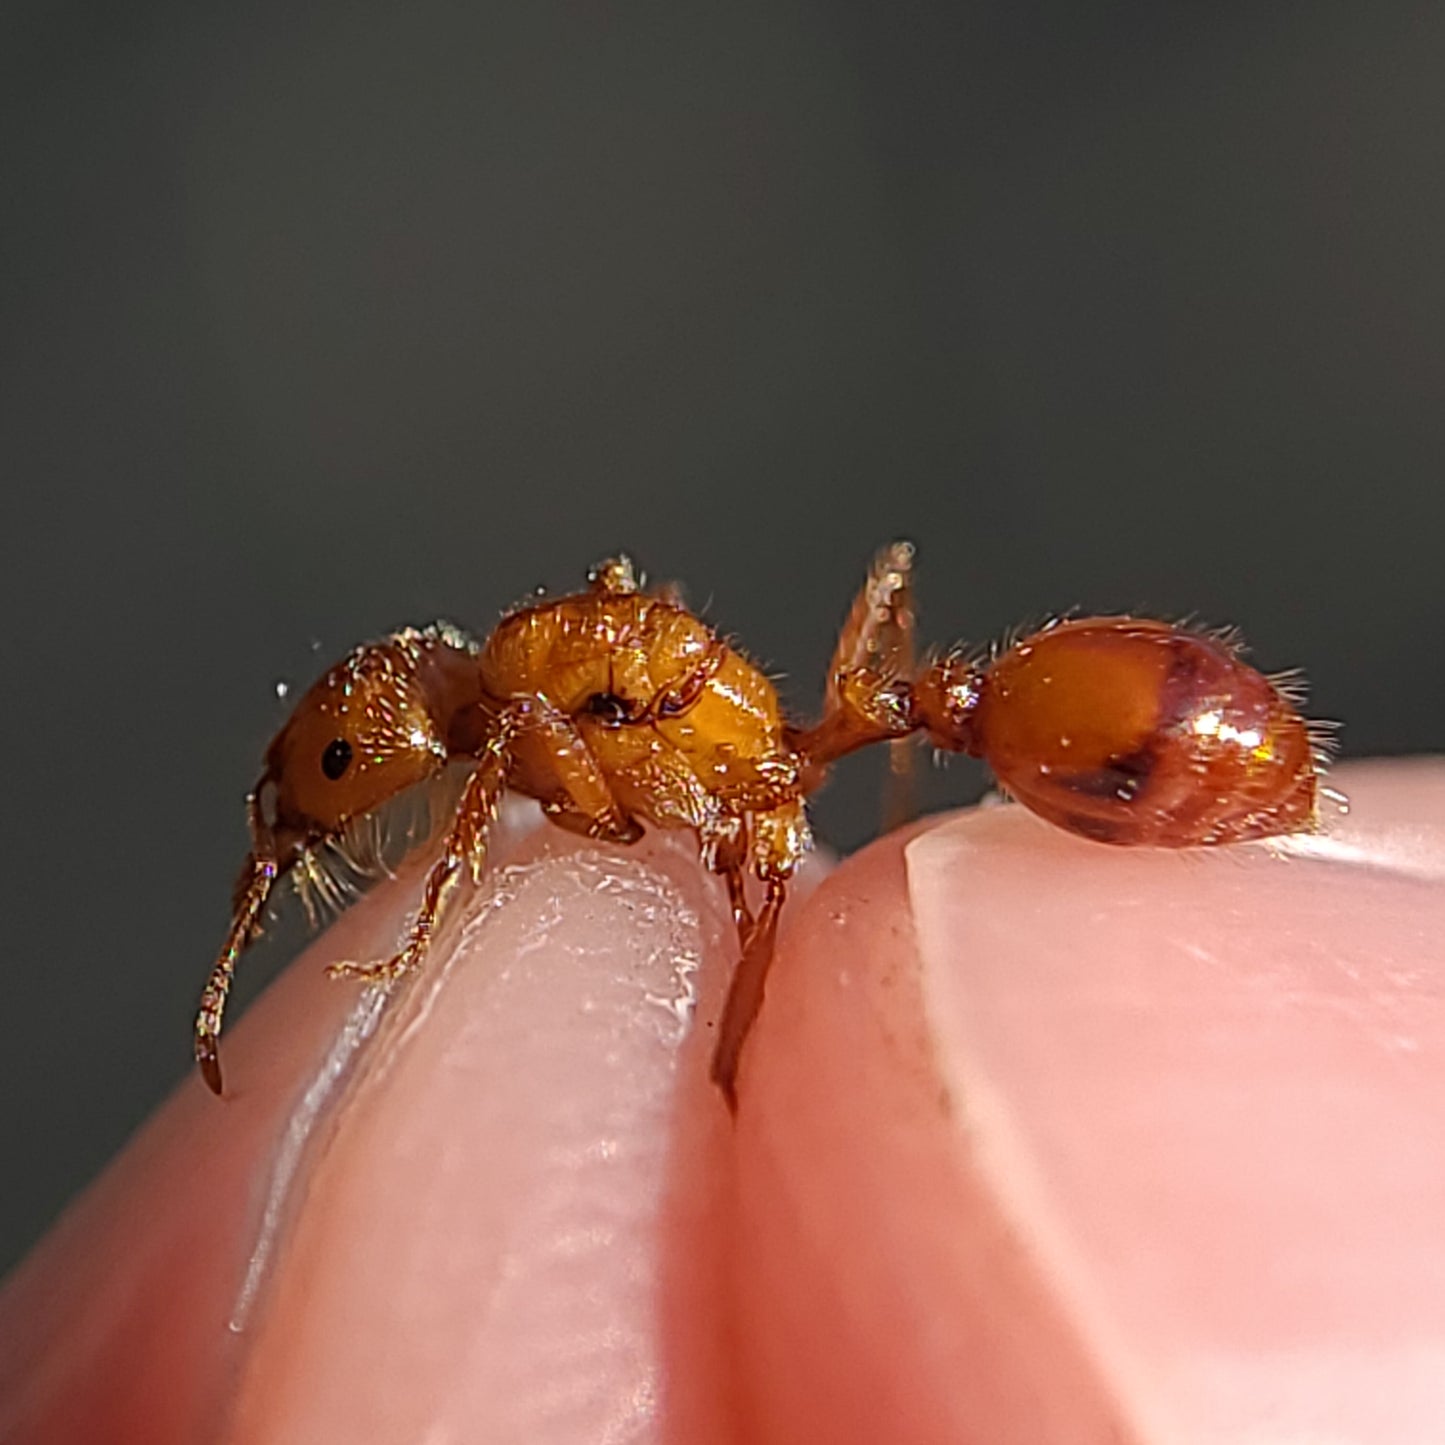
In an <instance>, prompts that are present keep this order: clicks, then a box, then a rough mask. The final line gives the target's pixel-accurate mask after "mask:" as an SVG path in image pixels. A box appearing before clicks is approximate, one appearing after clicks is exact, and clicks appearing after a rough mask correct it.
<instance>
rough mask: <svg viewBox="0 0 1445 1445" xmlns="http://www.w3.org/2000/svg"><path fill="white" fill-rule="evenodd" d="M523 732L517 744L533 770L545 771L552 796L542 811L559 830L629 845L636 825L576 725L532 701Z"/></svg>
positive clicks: (636, 836)
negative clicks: (552, 786) (548, 775)
mask: <svg viewBox="0 0 1445 1445" xmlns="http://www.w3.org/2000/svg"><path fill="white" fill-rule="evenodd" d="M527 707H528V712H527V717H526V721H525V724H524V728H525V736H524V738H523V739H522V741H521V743H520V746H521V747H522V748H525V749H526V760H527V762H528V763H530V764H531V765H532V769H533V772H534V773H541V774H543V775H544V776H545V775H547V774H550V775H551V779H552V781H553V782H554V783H555V785H556V789H557V791H556V794H555V795H554V796H553V797H551V798H548V799H547V800H546V801H544V802H543V804H542V810H543V812H545V813H546V815H547V817H548V818H549V819H550V820H551V821H552V822H553V823H555V824H556V825H557V826H558V827H559V828H565V829H566V830H567V831H568V832H569V833H580V834H581V835H582V836H583V837H584V838H603V839H606V840H607V841H608V842H610V843H635V842H637V840H638V839H639V838H641V837H642V824H641V823H639V822H638V821H637V820H636V819H635V818H633V817H631V816H629V815H628V813H627V812H626V811H625V810H624V809H623V807H622V805H621V804H620V803H619V802H618V801H617V797H616V794H614V793H613V791H612V787H611V785H610V784H609V783H608V781H607V775H606V774H605V773H604V772H603V771H602V767H601V764H599V763H598V761H597V758H596V757H595V756H594V754H593V752H592V749H591V748H590V747H589V746H588V744H587V739H586V738H585V737H584V736H583V735H582V732H581V730H580V729H579V728H578V726H577V724H576V723H575V722H574V721H573V720H572V719H571V718H570V717H568V716H567V715H566V713H563V712H559V711H558V710H557V709H556V708H554V707H552V706H551V705H550V704H548V703H546V702H543V701H541V700H540V699H532V700H530V701H529V702H528V704H527Z"/></svg>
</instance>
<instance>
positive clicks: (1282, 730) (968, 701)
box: [195, 542, 1323, 1108]
mask: <svg viewBox="0 0 1445 1445" xmlns="http://www.w3.org/2000/svg"><path fill="white" fill-rule="evenodd" d="M912 561H913V549H912V547H911V546H910V545H909V544H907V543H903V542H900V543H895V544H894V545H893V546H891V547H888V548H885V549H884V550H883V551H882V552H881V553H880V554H879V555H878V557H877V558H876V559H875V561H874V563H873V566H872V569H871V570H870V572H869V574H868V578H867V580H866V582H865V583H864V585H863V587H862V589H861V590H860V592H859V594H858V596H857V599H856V600H855V602H854V604H853V607H852V610H851V612H850V613H849V615H848V618H847V621H846V622H845V623H844V626H843V629H842V632H841V633H840V635H839V639H838V645H837V648H836V650H835V651H834V654H833V660H832V663H831V665H830V666H829V669H828V678H827V686H826V691H825V694H824V702H823V715H822V719H821V721H819V722H818V724H817V725H816V726H814V727H799V726H796V725H794V724H792V723H789V722H788V721H787V720H786V719H785V718H784V716H783V714H782V711H781V709H780V706H779V703H778V697H777V693H776V691H775V690H774V688H773V685H772V683H771V682H770V681H769V680H768V679H767V677H766V676H764V674H763V673H762V672H761V671H760V670H759V669H758V668H757V667H756V666H755V665H754V664H753V663H752V662H750V661H749V660H748V659H747V658H746V657H744V656H743V655H742V654H741V653H740V652H738V651H737V650H736V649H735V648H734V647H733V646H732V645H731V644H730V643H729V642H727V641H726V640H725V639H723V638H721V637H719V636H718V635H717V634H716V633H715V632H713V630H712V629H711V628H710V627H708V625H707V624H706V623H704V622H703V621H702V620H701V619H699V618H698V617H696V616H695V615H694V614H693V613H692V612H690V611H689V610H688V609H687V608H686V607H685V606H684V605H683V604H682V602H681V600H680V599H679V598H678V597H677V595H676V593H675V591H674V590H673V589H670V588H664V589H659V590H648V589H646V588H644V587H643V586H642V585H641V584H640V583H639V580H638V578H637V576H636V574H635V573H634V571H633V568H632V565H631V563H630V562H629V561H628V560H627V559H626V558H617V559H615V560H613V561H608V562H604V563H602V564H601V565H600V566H598V567H597V568H595V569H594V570H593V571H592V573H591V574H590V586H589V588H588V589H587V591H585V592H580V593H577V594H575V595H573V596H569V597H562V598H559V599H556V600H554V601H542V602H538V603H535V604H533V605H530V606H526V607H522V608H520V609H518V610H516V611H514V612H511V613H509V614H508V615H507V616H506V617H504V618H503V619H502V621H501V622H500V623H499V624H498V625H497V627H496V629H495V630H494V631H493V632H492V634H491V636H490V637H489V638H488V639H487V641H486V642H485V643H482V644H478V643H476V642H475V641H473V640H472V639H471V638H469V637H467V636H466V635H465V634H463V633H462V632H460V631H458V630H457V629H456V628H454V627H451V626H449V625H447V624H444V623H438V624H436V625H434V626H431V627H427V628H422V629H407V630H405V631H402V632H398V633H396V634H394V635H393V636H391V637H388V638H386V639H384V640H383V641H380V642H374V643H370V644H368V645H366V646H364V647H361V648H358V649H357V650H356V651H355V652H353V653H351V654H350V656H348V657H347V658H346V659H345V660H343V661H342V662H340V663H339V664H338V665H337V666H335V667H333V668H332V669H331V671H330V672H328V673H327V674H326V675H325V676H324V677H323V678H322V679H321V680H320V681H319V682H318V683H316V685H315V686H314V687H312V688H311V690H310V691H309V692H307V693H306V694H305V696H304V697H302V699H301V700H300V702H299V703H298V704H297V706H296V709H295V711H294V712H293V713H292V715H291V717H290V719H289V720H288V721H287V723H286V725H285V726H284V727H283V728H282V729H281V731H280V732H279V733H278V734H277V735H276V737H275V739H274V740H273V741H272V743H271V746H270V747H269V748H268V749H267V752H266V759H265V771H264V772H263V773H262V775H261V780H260V782H259V783H258V784H257V785H256V787H255V788H254V789H253V790H252V792H251V794H250V796H249V798H248V800H247V804H248V811H249V817H250V830H251V852H250V855H249V856H248V858H247V861H246V866H245V868H244V870H243V872H242V875H241V878H240V880H239V882H238V883H237V887H236V894H235V906H234V910H233V916H232V920H231V928H230V932H229V933H228V934H227V936H226V941H225V944H224V946H223V947H222V949H221V952H220V955H219V956H218V958H217V959H216V963H215V966H214V967H213V968H212V970H211V975H210V978H209V980H208V982H207V984H206V988H205V992H204V994H203V995H202V998H201V1006H200V1012H199V1014H198V1016H197V1018H196V1037H195V1054H196V1061H197V1063H198V1064H199V1065H200V1069H201V1073H202V1074H203V1076H204V1077H205V1080H206V1082H207V1083H208V1084H209V1085H210V1087H211V1088H212V1089H213V1090H215V1091H216V1092H217V1093H220V1091H221V1069H220V1063H219V1060H218V1057H217V1042H218V1040H219V1037H220V1033H221V1019H222V1014H223V1011H224V1009H225V1005H226V996H227V994H228V993H229V991H230V987H231V979H232V976H233V974H234V972H235V967H236V961H237V959H238V957H239V956H240V954H241V953H242V951H243V950H244V949H245V948H246V947H247V946H248V945H249V944H250V943H251V942H252V941H253V940H254V939H255V938H256V937H257V936H258V935H259V934H260V932H261V927H262V922H263V914H264V911H265V908H266V903H267V900H268V899H269V897H270V895H271V891H272V888H273V887H274V885H275V884H276V883H277V881H278V880H279V879H280V878H281V877H282V876H283V875H286V874H290V875H291V876H292V877H293V878H294V879H295V880H296V881H297V884H298V886H305V885H313V884H314V885H316V886H317V887H318V888H320V889H321V891H322V892H323V893H325V892H326V891H327V884H326V879H327V875H326V868H327V862H328V858H329V857H330V856H332V855H335V856H339V857H341V858H347V857H352V856H356V855H360V854H363V853H364V852H365V851H366V846H367V839H368V836H370V837H371V840H372V844H373V846H374V841H375V839H374V828H375V823H376V813H377V810H378V809H380V808H381V807H382V805H383V804H386V803H387V802H389V801H390V800H392V799H393V798H395V797H396V796H397V795H399V794H401V793H402V792H403V791H405V790H407V789H410V788H413V787H414V786H416V785H417V784H420V783H423V782H426V781H427V780H429V779H434V778H436V777H438V776H439V775H440V774H441V773H442V772H443V771H444V770H445V769H447V768H448V766H449V765H451V764H453V763H455V762H459V761H460V762H463V763H465V764H467V765H469V766H470V769H471V771H470V773H469V775H468V777H467V780H466V783H465V786H464V787H463V790H462V792H461V796H460V799H459V801H458V802H457V804H456V807H455V812H454V813H453V814H452V816H451V818H450V821H449V823H448V825H447V827H446V829H445V832H444V836H443V839H442V845H441V856H440V857H439V858H438V859H437V861H436V862H435V863H433V864H432V866H431V868H430V870H429V871H428V873H427V876H426V883H425V886H424V889H423V893H422V900H421V904H420V906H419V908H418V909H417V912H416V915H415V917H414V918H413V920H412V922H411V925H410V928H409V930H408V932H407V934H406V939H405V943H404V945H403V947H402V948H401V950H400V952H398V953H397V954H396V955H395V956H394V957H392V958H388V959H384V960H381V961H378V962H373V963H360V964H357V963H339V964H333V965H332V966H331V969H330V972H331V973H332V974H333V975H334V976H350V977H357V978H364V979H372V980H382V981H384V980H390V979H395V978H398V977H400V976H401V975H403V974H406V973H409V972H411V971H412V970H413V969H415V968H417V967H418V966H419V965H420V964H421V963H422V961H423V959H424V958H425V956H426V953H427V949H428V947H429V946H430V944H431V940H432V936H433V934H434V932H435V930H436V927H437V924H438V920H439V918H440V916H441V914H442V911H443V908H444V906H445V904H446V901H447V898H448V896H449V895H450V893H451V892H452V890H453V888H454V886H455V885H456V883H457V882H458V880H459V879H460V878H461V877H462V875H463V874H466V873H469V874H470V875H471V877H472V879H473V880H476V879H478V878H479V877H480V875H481V872H482V870H483V867H484V864H485V861H486V855H487V842H488V835H489V831H490V829H491V826H492V823H493V820H494V819H495V817H496V815H497V810H498V807H499V806H500V804H501V801H502V798H503V795H504V794H505V793H507V792H508V791H515V792H517V793H521V794H524V795H526V796H527V797H531V798H535V799H537V800H538V801H539V802H540V803H541V805H542V809H543V811H544V812H545V813H546V815H547V817H549V818H550V819H551V820H552V822H553V823H556V824H557V825H559V826H560V827H563V828H567V829H569V830H571V831H573V832H576V833H580V834H583V835H585V836H586V837H589V838H598V839H606V840H608V841H610V842H614V843H633V842H635V841H636V840H637V839H638V838H640V837H641V836H642V832H643V825H644V824H652V825H653V826H654V827H659V828H687V829H690V830H691V831H692V833H693V834H694V835H695V837H696V838H697V842H698V848H699V851H700V854H701V857H702V861H703V863H704V864H705V865H706V866H707V867H708V868H710V869H711V870H712V871H713V872H715V873H718V874H720V875H721V876H722V878H723V880H724V882H725V883H726V886H727V890H728V896H729V898H730V900H731V904H732V912H733V917H734V920H735V922H736V925H737V931H738V938H739V942H740V947H741V959H740V961H739V964H738V966H737V969H736V971H735V973H734V975H733V979H732V985H731V989H730V991H729V994H728V997H727V1002H726V1004H725V1006H724V1009H723V1015H722V1020H721V1023H720V1026H719V1031H718V1038H717V1045H716V1049H715V1052H714V1055H713V1061H712V1077H713V1079H714V1081H715V1082H716V1083H717V1085H718V1087H719V1088H720V1089H721V1090H722V1092H723V1094H724V1096H725V1097H726V1099H727V1101H728V1103H729V1105H730V1106H732V1107H734V1108H735V1107H736V1102H737V1096H736V1080H737V1069H738V1061H739V1057H740V1054H741V1050H742V1046H743V1043H744V1041H745V1039H746V1038H747V1034H748V1030H749V1028H750V1027H751V1025H752V1022H753V1019H754V1018H755V1017H756V1015H757V1012H758V1008H759V1006H760V1004H761V1002H762V997H763V985H764V981H765V978H766V975H767V971H768V965H769V963H770V962H771V960H772V955H773V945H774V939H775V937H776V934H777V927H778V916H779V914H780V912H781V910H782V907H783V900H784V898H785V896H786V893H787V888H788V882H789V880H790V879H791V877H792V875H793V873H794V870H795V869H796V868H797V866H798V864H799V862H800V861H801V859H802V858H803V855H804V854H805V853H806V852H807V850H808V848H809V846H810V843H811V834H810V831H809V827H808V816H807V810H806V806H805V800H806V798H807V796H808V794H809V793H811V792H813V791H814V790H815V789H816V788H817V787H818V786H819V785H820V784H821V783H822V782H823V780H824V778H825V777H826V775H827V773H828V770H829V768H830V767H831V765H832V764H833V763H834V762H836V761H837V760H838V759H839V758H841V757H843V756H844V755H845V754H847V753H851V752H854V751H856V750H857V749H859V748H862V747H866V746H868V745H869V744H870V743H876V742H885V741H889V740H895V739H902V738H907V737H909V736H910V735H913V734H921V735H922V736H923V737H924V738H926V739H927V741H928V742H929V743H931V744H932V745H933V746H934V747H936V748H940V749H944V750H946V751H949V752H963V753H968V754H971V755H972V756H974V757H979V758H982V759H983V760H984V761H985V762H987V763H988V764H989V766H990V767H991V768H992V770H993V772H994V774H995V776H996V778H997V780H998V782H999V784H1000V785H1001V786H1002V788H1003V789H1004V790H1005V791H1006V792H1007V793H1009V794H1011V795H1012V796H1013V797H1014V798H1016V799H1017V800H1018V801H1019V802H1021V803H1023V804H1024V805H1025V806H1026V807H1028V808H1030V809H1031V810H1032V811H1033V812H1035V813H1038V814H1039V815H1040V816H1042V817H1044V818H1046V819H1047V820H1048V821H1049V822H1051V823H1055V824H1057V825H1058V826H1059V827H1061V828H1064V829H1067V830H1068V831H1070V832H1073V833H1077V834H1081V835H1083V836H1084V837H1087V838H1092V839H1095V840H1097V841H1099V842H1105V843H1118V844H1146V845H1152V846H1155V847H1167V848H1181V847H1192V846H1195V845H1201V844H1204V845H1208V844H1217V843H1231V842H1238V841H1241V840H1244V839H1249V838H1262V837H1268V836H1272V835H1275V834H1283V833H1293V832H1300V831H1304V830H1308V829H1310V828H1312V827H1314V826H1315V823H1316V818H1317V804H1318V793H1319V777H1320V768H1321V765H1322V762H1323V753H1322V750H1321V747H1320V743H1321V739H1320V736H1319V735H1318V733H1317V732H1316V731H1315V730H1314V729H1313V728H1311V727H1310V726H1309V725H1308V724H1306V723H1305V721H1304V719H1303V718H1302V717H1301V715H1300V713H1299V711H1298V710H1297V708H1296V706H1295V703H1296V701H1297V699H1296V697H1295V696H1294V694H1293V693H1292V691H1291V689H1290V687H1289V685H1288V683H1287V682H1285V681H1284V680H1283V679H1281V678H1275V679H1271V678H1267V677H1265V676H1264V675H1262V674H1261V673H1259V672H1257V671H1255V669H1254V668H1252V667H1250V666H1249V665H1248V664H1247V663H1245V662H1243V661H1242V660H1241V658H1240V656H1239V652H1238V648H1237V647H1236V646H1235V645H1234V643H1233V642H1232V640H1231V639H1230V638H1229V637H1228V636H1224V635H1218V634H1204V633H1200V632H1197V631H1192V630H1189V629H1187V628H1183V627H1177V626H1171V625H1170V624H1168V623H1164V622H1155V621H1148V620H1144V619H1138V618H1132V617H1088V618H1081V619H1078V620H1073V621H1065V622H1058V623H1054V624H1051V625H1049V626H1046V627H1044V628H1043V629H1041V630H1040V631H1037V632H1034V633H1031V634H1030V635H1028V636H1025V637H1023V638H1022V639H1020V640H1018V641H1016V642H1014V643H1013V644H1012V645H1010V646H1008V647H1006V648H1004V649H1002V650H1000V651H999V652H998V653H997V654H996V655H994V656H993V657H991V658H985V659H973V658H969V657H967V656H965V655H964V654H963V653H961V652H953V653H950V654H948V655H946V656H943V657H940V658H936V659H934V660H931V661H929V662H927V663H926V664H925V665H924V666H923V667H922V668H921V669H916V668H915V664H914V659H913V633H914V623H913V601H912V590H911V570H912ZM368 830H372V831H371V833H370V834H369V833H368ZM749 876H752V877H753V878H755V879H757V880H758V881H759V883H760V884H761V888H762V901H761V904H760V906H759V907H758V908H757V910H756V911H754V909H753V907H752V906H751V904H750V903H749V900H748V896H747V889H746V887H745V883H746V880H747V878H748V877H749Z"/></svg>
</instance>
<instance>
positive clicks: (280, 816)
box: [253, 634, 447, 859]
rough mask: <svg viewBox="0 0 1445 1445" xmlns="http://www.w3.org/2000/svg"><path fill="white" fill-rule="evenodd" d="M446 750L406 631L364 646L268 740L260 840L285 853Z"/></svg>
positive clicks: (417, 778) (256, 817)
mask: <svg viewBox="0 0 1445 1445" xmlns="http://www.w3.org/2000/svg"><path fill="white" fill-rule="evenodd" d="M446 760H447V749H446V744H445V741H444V739H443V737H442V735H441V728H440V727H439V725H438V723H437V720H436V718H435V717H434V716H433V713H432V709H431V708H430V706H429V699H428V696H427V689H426V686H425V681H424V678H423V677H422V676H421V675H420V673H419V669H418V666H417V654H416V649H415V648H414V647H411V646H408V636H407V635H406V634H402V635H399V636H397V637H395V638H391V639H389V640H388V641H386V642H384V643H375V644H372V645H370V646H368V647H362V648H359V649H358V650H357V651H356V652H354V653H352V654H351V656H350V657H348V658H347V659H346V660H345V661H344V662H342V663H340V664H338V665H337V666H336V667H334V668H332V669H331V671H330V672H328V673H327V674H326V676H325V677H323V678H322V679H321V680H320V681H319V682H318V683H316V685H315V686H314V687H312V688H311V690H310V691H309V692H307V693H306V694H305V696H304V697H302V699H301V701H300V702H299V703H297V705H296V710H295V712H293V713H292V714H291V717H290V719H289V720H288V721H287V723H286V726H285V727H283V728H282V729H281V731H280V732H279V733H278V734H277V735H276V737H275V739H274V741H273V742H272V743H271V746H270V748H269V749H268V750H267V752H266V771H265V773H264V774H263V775H262V778H261V782H260V783H259V785H258V786H257V789H256V793H255V799H256V801H255V805H254V809H253V827H254V828H255V829H256V830H257V831H258V833H260V834H261V835H262V836H260V837H258V838H257V840H256V842H257V846H258V849H260V850H261V851H266V852H270V853H271V855H272V856H273V857H277V858H278V859H284V858H285V856H286V855H287V854H290V853H294V852H295V851H298V850H299V849H301V848H304V847H306V846H308V845H309V844H311V843H313V842H315V841H316V840H318V839H319V838H322V837H325V836H328V835H332V834H335V833H338V832H339V831H340V830H341V829H342V828H343V827H345V825H346V824H347V822H349V821H350V820H351V819H352V818H355V817H357V816H359V815H360V814H363V813H369V812H371V811H372V810H373V809H374V808H378V807H380V806H381V804H383V803H385V802H386V801H387V800H388V799H390V798H392V797H394V796H395V795H396V794H398V793H400V792H402V791H403V790H404V789H406V788H409V787H411V786H412V785H413V784H415V783H419V782H422V781H423V780H424V779H426V778H429V777H432V776H433V775H435V774H436V773H437V772H438V771H440V769H441V768H442V767H443V766H445V764H446ZM266 835H269V837H267V836H266ZM268 843H269V845H270V846H269V848H267V847H264V845H265V844H268Z"/></svg>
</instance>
